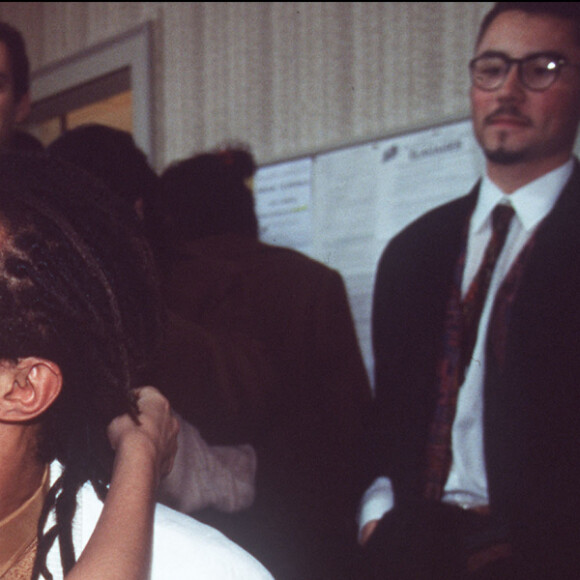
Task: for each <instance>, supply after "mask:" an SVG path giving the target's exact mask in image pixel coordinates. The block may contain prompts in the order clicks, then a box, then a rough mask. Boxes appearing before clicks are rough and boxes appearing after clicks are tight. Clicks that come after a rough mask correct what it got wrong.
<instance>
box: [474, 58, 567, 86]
mask: <svg viewBox="0 0 580 580" xmlns="http://www.w3.org/2000/svg"><path fill="white" fill-rule="evenodd" d="M512 64H517V65H518V67H519V70H518V77H519V79H520V82H521V83H522V84H523V85H524V86H526V87H527V88H529V89H532V90H534V89H535V90H543V89H547V88H548V87H549V86H550V85H551V84H552V83H553V82H554V81H555V80H556V77H557V76H558V71H559V68H560V61H559V60H558V59H555V58H553V57H550V56H545V55H537V56H533V57H531V58H525V59H522V60H519V59H518V60H516V59H513V60H511V59H507V58H506V57H503V56H499V55H490V56H482V57H479V58H477V59H475V60H473V61H472V65H471V76H472V80H473V84H475V85H476V86H477V87H479V88H481V89H484V90H495V89H498V88H499V87H500V86H501V85H502V83H503V82H504V80H505V78H506V77H507V75H508V73H509V70H510V68H511V67H512Z"/></svg>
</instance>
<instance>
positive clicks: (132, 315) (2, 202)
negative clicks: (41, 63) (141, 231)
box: [0, 153, 163, 580]
mask: <svg viewBox="0 0 580 580" xmlns="http://www.w3.org/2000/svg"><path fill="white" fill-rule="evenodd" d="M125 211H126V210H125V206H122V205H119V202H118V201H116V200H115V198H114V197H113V196H112V195H110V194H109V192H108V191H107V190H106V188H105V187H104V186H103V185H101V184H100V183H99V182H97V181H96V180H95V179H94V178H93V177H92V176H90V175H89V174H87V173H85V172H84V171H82V170H80V169H78V168H76V167H73V166H72V165H69V164H67V163H65V162H60V161H56V160H54V159H50V158H49V157H47V156H45V155H42V154H31V153H28V154H24V153H10V154H6V155H3V156H1V157H0V317H1V318H0V319H1V321H2V332H1V333H0V360H9V361H17V360H18V359H19V358H24V357H27V356H37V357H41V358H45V359H47V360H50V361H53V362H54V363H56V364H58V366H59V367H60V369H61V372H62V376H63V388H62V391H61V394H60V395H59V397H58V399H57V400H56V401H55V403H54V404H53V405H52V406H51V407H50V408H49V409H48V410H47V411H46V412H45V413H44V414H43V415H42V416H41V418H40V419H39V420H40V422H41V431H40V433H41V435H40V441H39V446H38V447H39V453H40V458H41V460H42V461H45V462H47V463H49V462H52V461H54V460H58V461H59V462H60V463H61V465H62V468H63V469H62V474H61V476H60V477H59V479H58V480H57V481H56V482H55V483H54V484H53V485H52V487H51V489H50V491H49V493H48V494H47V497H46V500H45V503H44V506H43V510H42V515H41V518H40V521H39V526H38V551H37V556H36V561H35V565H34V571H33V576H32V577H33V579H34V580H36V579H37V578H40V577H41V576H42V577H44V578H47V579H49V578H52V575H51V574H50V571H49V570H48V569H47V565H46V558H47V555H48V552H49V550H50V549H51V547H52V545H53V544H54V542H55V541H58V543H59V548H60V555H61V561H62V566H63V570H64V572H65V574H66V573H68V572H69V571H70V569H71V568H72V567H73V565H74V563H75V561H76V555H75V551H74V547H73V539H72V520H73V517H74V513H75V510H76V496H77V492H78V491H79V489H80V488H81V487H82V486H83V485H84V484H85V483H86V482H91V484H92V485H93V487H94V489H95V491H96V493H97V495H98V496H99V497H100V498H101V499H103V498H104V496H105V494H106V490H107V485H108V484H109V482H110V474H111V466H112V451H111V448H110V445H109V442H108V439H107V435H106V427H107V425H108V423H109V422H110V421H111V420H112V419H113V418H114V417H115V416H117V415H120V414H123V413H127V412H129V413H131V414H132V416H133V417H134V418H135V419H136V406H135V404H134V402H133V401H132V399H131V396H130V393H129V389H131V388H132V387H135V386H137V385H139V384H143V382H144V381H145V380H146V379H147V370H148V367H149V366H150V364H151V362H152V361H153V360H154V354H155V352H156V347H157V345H158V343H159V341H160V340H161V332H160V331H161V328H162V323H163V311H162V307H161V300H160V298H159V294H158V290H157V284H156V277H155V275H154V269H153V261H152V259H151V255H150V252H149V250H148V247H147V245H146V243H145V242H144V241H143V240H142V238H140V237H139V236H138V235H137V233H136V232H137V227H136V223H135V220H134V217H133V215H132V214H131V213H125ZM53 512H54V517H53V518H52V520H53V521H54V522H55V523H54V526H53V527H51V528H50V529H48V530H47V529H46V527H47V522H48V521H49V516H50V515H51V513H53Z"/></svg>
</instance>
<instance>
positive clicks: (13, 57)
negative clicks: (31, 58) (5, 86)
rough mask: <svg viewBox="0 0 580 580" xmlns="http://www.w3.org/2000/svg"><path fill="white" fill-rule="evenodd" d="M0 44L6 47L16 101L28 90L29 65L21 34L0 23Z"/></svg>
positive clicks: (8, 25) (11, 27) (4, 23)
mask: <svg viewBox="0 0 580 580" xmlns="http://www.w3.org/2000/svg"><path fill="white" fill-rule="evenodd" d="M0 42H2V43H4V44H5V45H6V48H7V49H8V55H9V57H10V65H11V68H12V79H13V82H14V97H15V99H16V101H17V102H18V101H20V99H21V98H22V97H23V96H24V95H25V94H26V93H28V91H29V90H30V64H29V62H28V56H27V54H26V44H25V43H24V38H23V37H22V34H20V32H19V31H18V30H16V28H14V27H13V26H11V25H10V24H8V23H7V22H1V21H0Z"/></svg>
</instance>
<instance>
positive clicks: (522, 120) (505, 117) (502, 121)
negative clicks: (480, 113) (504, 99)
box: [484, 111, 532, 127]
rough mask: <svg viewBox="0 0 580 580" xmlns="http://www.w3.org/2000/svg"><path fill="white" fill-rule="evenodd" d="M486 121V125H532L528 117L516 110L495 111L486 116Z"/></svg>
mask: <svg viewBox="0 0 580 580" xmlns="http://www.w3.org/2000/svg"><path fill="white" fill-rule="evenodd" d="M484 123H485V124H486V125H514V126H517V127H529V126H531V125H532V122H531V120H530V119H529V118H528V117H526V116H525V115H522V114H521V113H519V112H515V111H495V112H494V113H491V114H490V115H488V116H487V117H486V118H485V120H484Z"/></svg>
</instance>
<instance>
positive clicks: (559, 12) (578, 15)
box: [475, 2, 580, 47]
mask: <svg viewBox="0 0 580 580" xmlns="http://www.w3.org/2000/svg"><path fill="white" fill-rule="evenodd" d="M514 10H519V11H521V12H525V13H526V14H532V15H540V16H544V15H545V16H555V17H556V18H562V19H564V20H570V21H572V22H573V24H574V27H575V36H576V42H577V43H578V44H579V45H580V2H496V4H495V6H494V7H493V8H492V9H491V10H490V11H489V12H488V13H487V14H486V16H485V18H484V19H483V20H482V22H481V25H480V27H479V33H478V35H477V42H476V43H475V46H476V47H477V46H479V43H480V42H481V40H482V38H483V36H484V35H485V33H486V32H487V29H488V28H489V27H490V25H491V23H492V22H493V21H494V20H495V19H496V18H497V17H498V16H499V15H500V14H503V13H504V12H511V11H514Z"/></svg>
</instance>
